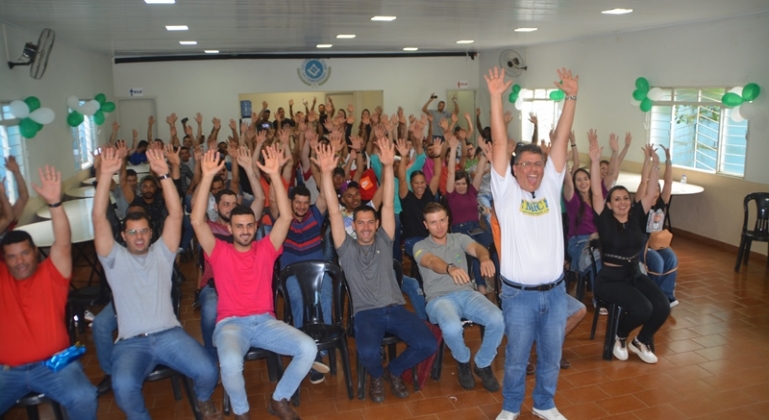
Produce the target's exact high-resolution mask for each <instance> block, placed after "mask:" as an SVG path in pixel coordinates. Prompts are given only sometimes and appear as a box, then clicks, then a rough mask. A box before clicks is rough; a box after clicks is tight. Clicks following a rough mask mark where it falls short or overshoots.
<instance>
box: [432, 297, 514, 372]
mask: <svg viewBox="0 0 769 420" xmlns="http://www.w3.org/2000/svg"><path fill="white" fill-rule="evenodd" d="M427 313H428V314H429V315H430V321H431V322H432V323H433V324H438V326H439V327H440V328H441V332H443V340H444V341H446V345H447V346H449V349H451V355H452V356H454V359H456V361H457V362H460V363H467V362H469V361H470V349H469V348H468V347H467V345H465V339H464V328H463V326H462V318H466V319H469V320H470V321H473V322H475V323H476V324H480V325H483V326H484V327H485V330H484V334H483V340H482V341H481V347H480V348H479V349H478V353H476V354H475V365H476V366H478V367H479V368H485V367H488V366H489V365H491V362H493V361H494V357H495V356H496V355H497V347H499V344H500V343H501V342H502V336H503V335H504V333H505V320H504V318H503V317H502V311H501V310H499V308H498V307H497V306H496V305H494V304H493V303H491V301H490V300H488V299H486V296H483V295H482V294H480V293H478V292H476V291H474V290H460V291H456V292H451V293H449V294H446V295H443V296H441V297H438V298H435V299H433V300H431V301H430V303H428V304H427Z"/></svg>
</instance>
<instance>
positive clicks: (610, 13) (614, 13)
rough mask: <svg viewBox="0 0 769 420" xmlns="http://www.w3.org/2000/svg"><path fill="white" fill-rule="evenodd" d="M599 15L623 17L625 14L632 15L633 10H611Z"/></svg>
mask: <svg viewBox="0 0 769 420" xmlns="http://www.w3.org/2000/svg"><path fill="white" fill-rule="evenodd" d="M601 13H603V14H605V15H624V14H626V13H633V9H611V10H604V11H602V12H601Z"/></svg>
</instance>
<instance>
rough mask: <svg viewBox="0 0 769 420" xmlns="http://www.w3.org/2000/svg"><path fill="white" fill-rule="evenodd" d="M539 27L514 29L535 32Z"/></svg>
mask: <svg viewBox="0 0 769 420" xmlns="http://www.w3.org/2000/svg"><path fill="white" fill-rule="evenodd" d="M536 30H537V28H518V29H514V31H515V32H534V31H536Z"/></svg>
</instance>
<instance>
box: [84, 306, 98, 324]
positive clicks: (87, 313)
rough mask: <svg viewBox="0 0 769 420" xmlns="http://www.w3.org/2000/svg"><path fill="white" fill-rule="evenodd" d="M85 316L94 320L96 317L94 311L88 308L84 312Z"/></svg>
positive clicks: (89, 319)
mask: <svg viewBox="0 0 769 420" xmlns="http://www.w3.org/2000/svg"><path fill="white" fill-rule="evenodd" d="M83 318H85V320H86V321H89V322H90V321H93V319H94V318H95V317H94V315H93V312H91V311H89V310H88V309H86V310H85V313H84V314H83Z"/></svg>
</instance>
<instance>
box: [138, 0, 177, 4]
mask: <svg viewBox="0 0 769 420" xmlns="http://www.w3.org/2000/svg"><path fill="white" fill-rule="evenodd" d="M144 2H145V3H147V4H174V3H176V0H144Z"/></svg>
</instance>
